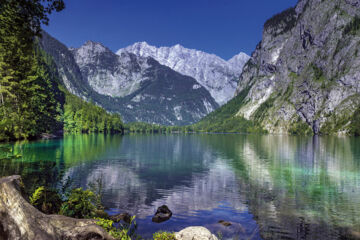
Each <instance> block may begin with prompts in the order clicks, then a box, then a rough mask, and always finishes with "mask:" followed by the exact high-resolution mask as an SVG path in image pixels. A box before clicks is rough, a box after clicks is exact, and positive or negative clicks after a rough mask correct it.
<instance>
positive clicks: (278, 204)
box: [213, 136, 360, 239]
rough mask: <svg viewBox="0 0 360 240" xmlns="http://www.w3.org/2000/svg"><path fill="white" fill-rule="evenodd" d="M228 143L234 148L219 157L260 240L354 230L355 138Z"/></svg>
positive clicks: (358, 184)
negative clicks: (226, 164) (230, 168)
mask: <svg viewBox="0 0 360 240" xmlns="http://www.w3.org/2000/svg"><path fill="white" fill-rule="evenodd" d="M224 141H226V140H225V139H224ZM232 141H233V142H234V141H235V142H236V144H237V147H234V148H233V149H232V150H231V149H230V150H229V151H228V152H226V151H224V153H225V154H226V155H227V157H228V158H229V159H231V160H230V162H231V165H232V166H233V167H234V170H235V172H236V173H237V176H238V177H239V183H240V185H241V189H245V190H244V191H242V193H243V194H244V195H245V197H246V198H247V200H248V203H249V208H250V210H251V212H252V213H253V214H254V215H255V217H256V219H257V221H258V224H259V225H260V227H261V234H262V236H263V237H264V238H275V239H278V238H281V237H290V238H295V239H297V238H306V237H307V238H311V239H324V238H325V239H331V238H339V237H340V236H344V235H345V234H347V231H348V230H347V229H352V230H354V229H355V230H357V231H359V230H360V229H359V228H360V209H359V208H358V206H359V204H360V174H359V172H360V168H359V155H357V157H354V155H353V154H354V144H355V145H356V144H359V139H357V140H354V139H351V138H335V137H334V138H332V137H326V138H321V137H314V138H301V137H291V136H262V137H259V136H247V137H246V139H244V137H239V138H238V140H236V139H232ZM216 144H218V143H216ZM216 144H215V145H216ZM222 144H225V143H222ZM229 144H233V145H234V143H229ZM213 146H214V144H213ZM219 149H222V148H219ZM355 153H357V152H356V151H355Z"/></svg>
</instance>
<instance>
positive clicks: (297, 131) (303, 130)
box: [289, 118, 314, 135]
mask: <svg viewBox="0 0 360 240" xmlns="http://www.w3.org/2000/svg"><path fill="white" fill-rule="evenodd" d="M289 133H290V134H293V135H313V134H314V132H313V130H312V128H311V127H310V126H309V125H308V124H307V123H306V122H304V121H302V120H301V119H300V118H298V119H297V121H296V122H293V123H291V126H290V128H289Z"/></svg>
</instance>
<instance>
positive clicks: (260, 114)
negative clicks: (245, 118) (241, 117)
mask: <svg viewBox="0 0 360 240" xmlns="http://www.w3.org/2000/svg"><path fill="white" fill-rule="evenodd" d="M275 99H276V98H274V97H270V98H269V99H268V100H266V101H265V102H263V103H262V104H261V105H260V106H259V107H258V109H256V111H255V113H254V115H253V119H254V121H258V122H262V121H263V120H264V119H265V117H266V116H267V114H268V110H269V109H270V108H272V107H273V106H274V102H275Z"/></svg>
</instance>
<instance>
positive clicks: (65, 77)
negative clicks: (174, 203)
mask: <svg viewBox="0 0 360 240" xmlns="http://www.w3.org/2000/svg"><path fill="white" fill-rule="evenodd" d="M41 46H42V48H43V49H44V50H45V51H46V52H47V53H48V54H49V55H50V56H52V57H53V59H54V61H55V63H56V65H57V68H58V69H57V70H58V73H59V75H60V78H61V79H62V82H63V83H64V85H65V87H66V88H67V89H68V90H69V91H70V92H71V93H73V94H75V95H77V96H79V97H82V98H83V99H85V100H88V101H93V102H94V103H95V104H97V105H99V106H101V107H103V108H104V109H106V110H107V111H109V112H117V113H120V114H121V116H122V118H123V120H124V121H125V122H133V121H141V122H148V123H156V124H163V125H185V124H191V123H193V122H196V121H198V120H199V119H201V118H202V117H204V116H205V115H206V114H208V113H210V112H212V111H213V110H214V109H216V108H218V107H219V105H218V104H217V103H216V102H215V100H214V99H213V98H212V97H211V95H210V93H209V92H208V91H207V90H206V89H205V88H204V87H203V86H201V85H199V84H198V82H197V81H196V80H195V79H193V78H191V77H188V76H184V75H182V74H180V73H178V72H176V71H174V70H172V69H171V68H169V67H166V66H164V65H161V64H159V63H158V62H157V61H155V60H154V59H153V58H151V57H139V56H136V55H134V54H132V53H128V52H123V53H121V54H120V55H116V54H115V53H113V52H112V51H110V50H109V49H108V48H106V47H104V46H103V45H101V44H100V43H95V42H91V41H88V42H87V43H85V44H84V45H83V46H81V47H80V48H78V49H74V48H73V49H67V47H66V46H64V45H63V44H62V43H60V42H59V41H57V40H56V39H54V38H52V37H51V36H50V35H48V34H46V33H43V38H42V39H41Z"/></svg>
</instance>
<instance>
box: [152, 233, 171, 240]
mask: <svg viewBox="0 0 360 240" xmlns="http://www.w3.org/2000/svg"><path fill="white" fill-rule="evenodd" d="M153 238H154V240H175V234H174V233H169V232H156V233H154V234H153Z"/></svg>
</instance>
